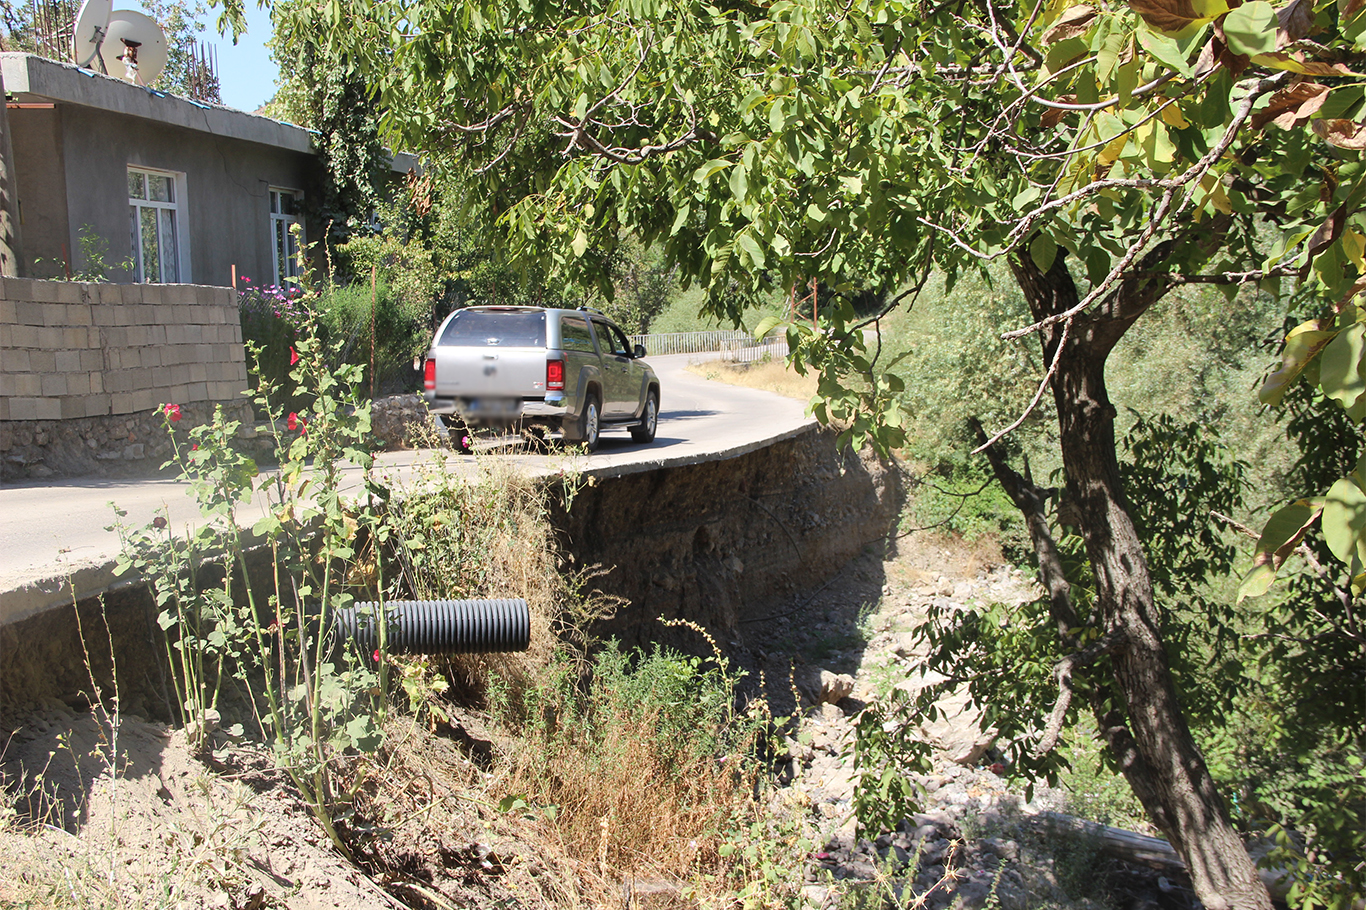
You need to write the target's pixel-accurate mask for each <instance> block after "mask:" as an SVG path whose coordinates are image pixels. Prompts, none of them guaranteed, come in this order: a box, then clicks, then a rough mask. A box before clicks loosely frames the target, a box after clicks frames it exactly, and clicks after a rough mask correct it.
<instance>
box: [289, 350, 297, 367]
mask: <svg viewBox="0 0 1366 910" xmlns="http://www.w3.org/2000/svg"><path fill="white" fill-rule="evenodd" d="M298 362H299V352H298V351H295V350H294V349H293V348H290V349H289V365H290V366H294V364H296V363H298Z"/></svg>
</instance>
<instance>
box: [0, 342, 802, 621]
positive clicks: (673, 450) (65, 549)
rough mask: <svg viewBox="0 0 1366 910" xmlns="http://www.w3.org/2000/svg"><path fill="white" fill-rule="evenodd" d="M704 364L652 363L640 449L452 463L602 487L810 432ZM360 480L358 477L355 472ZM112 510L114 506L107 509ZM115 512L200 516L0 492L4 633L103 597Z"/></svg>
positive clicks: (392, 456) (118, 500)
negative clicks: (570, 476) (652, 413)
mask: <svg viewBox="0 0 1366 910" xmlns="http://www.w3.org/2000/svg"><path fill="white" fill-rule="evenodd" d="M699 356H706V355H675V356H669V357H652V358H650V363H651V365H652V366H654V368H655V371H656V372H657V373H658V374H659V378H660V387H661V392H662V394H661V396H660V419H659V429H658V432H657V435H656V437H655V441H654V442H653V443H652V444H649V445H645V444H638V443H635V442H633V441H632V440H631V437H630V434H629V433H628V432H627V431H626V430H612V431H608V432H606V433H604V434H603V435H602V437H601V442H600V445H599V450H598V452H596V453H595V454H593V455H591V456H569V455H566V454H565V453H554V452H552V453H550V454H547V455H528V454H525V453H516V454H511V453H507V452H504V451H502V450H499V449H494V448H489V449H484V450H483V451H480V452H478V453H476V455H471V456H463V457H462V456H452V458H453V460H455V461H457V462H460V463H462V464H463V465H464V466H465V469H466V470H470V471H473V470H477V461H478V459H479V458H487V457H490V456H492V457H498V458H505V459H508V460H510V461H512V462H514V463H516V464H517V465H518V466H519V467H521V468H522V469H523V470H526V471H528V472H531V473H548V472H552V471H557V470H559V469H560V468H561V467H564V466H565V464H566V459H570V460H572V463H573V466H574V467H575V468H576V469H578V470H580V471H583V472H585V473H591V474H593V475H597V476H599V477H611V476H617V475H621V474H629V473H635V472H637V471H646V470H651V469H654V468H658V467H669V466H673V465H680V464H689V463H693V462H698V461H705V460H708V459H720V458H726V457H730V456H733V455H739V454H743V453H745V452H749V451H752V450H754V449H757V448H761V447H762V446H765V445H767V444H769V443H771V442H773V441H776V440H779V439H783V438H786V437H789V436H792V435H795V434H797V433H799V432H801V431H802V430H803V429H804V428H806V427H808V426H810V425H811V423H812V420H811V418H808V417H806V416H805V404H804V402H801V401H796V400H794V399H790V398H783V397H781V396H778V395H774V394H772V393H769V392H760V391H755V390H753V389H745V388H739V387H737V386H730V385H726V384H723V383H720V382H709V381H707V380H705V379H703V378H702V377H700V376H697V375H696V374H694V373H690V372H688V371H687V370H686V369H685V367H686V366H687V364H688V363H689V361H694V360H697V359H698V357H699ZM425 457H427V453H425V452H422V451H417V452H390V453H385V454H384V455H382V456H381V457H380V461H381V462H382V463H383V464H384V465H385V467H386V472H387V473H390V474H392V475H394V476H396V477H397V478H398V479H399V480H400V481H401V480H402V478H403V477H404V476H405V475H407V474H409V473H410V472H411V470H412V467H413V465H414V463H416V462H417V461H419V460H421V459H422V458H425ZM352 473H353V474H354V475H358V474H359V471H353V472H352ZM111 504H112V505H111ZM113 505H117V506H118V507H119V508H120V509H122V510H124V511H125V512H127V513H128V514H127V517H126V518H125V519H124V521H126V522H127V523H128V524H129V525H130V526H134V527H138V526H142V525H146V524H147V523H149V522H150V521H151V520H152V518H153V517H155V516H156V514H157V513H158V512H161V511H162V510H165V513H166V514H167V515H168V517H169V520H170V522H171V525H172V527H174V528H184V527H186V526H187V525H192V524H194V523H195V522H196V521H197V520H198V517H199V512H198V508H197V506H196V504H195V503H194V501H193V500H192V499H191V498H190V497H189V496H188V495H187V487H186V486H185V485H184V484H181V483H178V482H175V481H170V480H159V479H158V480H102V479H78V480H65V481H55V482H30V483H15V484H9V483H6V484H0V625H2V624H4V623H7V622H12V621H15V620H17V619H22V618H23V617H25V616H28V615H31V614H33V613H36V612H40V611H42V610H45V609H48V608H50V607H55V606H59V605H61V604H63V603H66V604H69V603H70V602H71V592H70V588H68V587H67V580H68V579H69V580H70V582H71V584H72V585H73V586H74V588H75V591H76V594H77V596H88V595H89V594H93V593H97V592H98V591H102V590H105V589H106V588H107V587H109V585H110V584H111V583H114V582H115V581H116V579H115V578H114V576H113V574H112V567H113V564H114V560H115V558H116V556H117V554H118V550H119V540H118V535H117V533H116V532H115V531H114V530H112V525H113V523H114V518H115V516H114V511H113ZM261 514H262V506H261V505H260V504H259V503H257V502H253V503H252V504H250V505H248V506H246V507H245V508H244V509H243V510H242V512H241V514H240V515H239V516H238V520H239V522H241V523H243V524H244V525H247V526H250V525H251V524H252V523H254V522H255V520H256V519H257V518H259V517H260V515H261Z"/></svg>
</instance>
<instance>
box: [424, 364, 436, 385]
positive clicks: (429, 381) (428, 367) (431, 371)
mask: <svg viewBox="0 0 1366 910" xmlns="http://www.w3.org/2000/svg"><path fill="white" fill-rule="evenodd" d="M422 387H423V388H424V389H426V390H427V391H428V392H435V391H436V361H435V360H433V359H432V358H430V357H428V358H427V362H426V363H425V364H423V365H422Z"/></svg>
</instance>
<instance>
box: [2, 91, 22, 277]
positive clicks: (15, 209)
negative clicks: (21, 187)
mask: <svg viewBox="0 0 1366 910" xmlns="http://www.w3.org/2000/svg"><path fill="white" fill-rule="evenodd" d="M4 97H5V80H4V76H3V75H0V100H3V99H4ZM24 271H25V270H24V262H23V248H22V245H21V242H20V239H19V191H18V189H17V187H16V184H15V179H14V144H13V142H11V141H10V132H9V107H8V106H6V105H0V275H3V276H5V277H6V278H17V277H19V276H21V275H23V274H24Z"/></svg>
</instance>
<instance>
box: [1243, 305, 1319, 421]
mask: <svg viewBox="0 0 1366 910" xmlns="http://www.w3.org/2000/svg"><path fill="white" fill-rule="evenodd" d="M1332 339H1333V333H1332V332H1322V331H1319V330H1318V323H1317V322H1306V323H1303V324H1302V325H1299V326H1297V327H1296V328H1294V329H1292V330H1291V331H1290V334H1289V335H1287V336H1286V339H1285V349H1284V350H1283V351H1282V352H1281V368H1280V369H1279V370H1277V371H1276V372H1274V373H1272V374H1271V375H1270V376H1268V377H1266V382H1264V383H1263V384H1262V388H1261V390H1260V391H1259V392H1257V398H1258V399H1259V400H1260V401H1261V402H1262V404H1269V405H1271V406H1273V407H1275V406H1276V405H1278V404H1280V403H1281V399H1282V398H1284V397H1285V393H1286V391H1287V390H1288V389H1289V388H1290V386H1291V385H1292V384H1293V383H1294V382H1295V380H1296V379H1297V378H1298V377H1299V375H1300V374H1301V373H1303V372H1304V368H1305V367H1306V366H1308V365H1309V362H1310V361H1311V360H1313V359H1314V357H1315V356H1316V355H1317V354H1318V353H1319V351H1321V350H1323V348H1324V347H1325V346H1326V345H1327V344H1328V342H1329V341H1331V340H1332Z"/></svg>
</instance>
